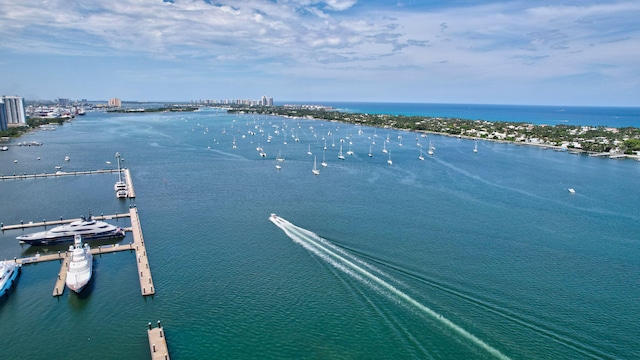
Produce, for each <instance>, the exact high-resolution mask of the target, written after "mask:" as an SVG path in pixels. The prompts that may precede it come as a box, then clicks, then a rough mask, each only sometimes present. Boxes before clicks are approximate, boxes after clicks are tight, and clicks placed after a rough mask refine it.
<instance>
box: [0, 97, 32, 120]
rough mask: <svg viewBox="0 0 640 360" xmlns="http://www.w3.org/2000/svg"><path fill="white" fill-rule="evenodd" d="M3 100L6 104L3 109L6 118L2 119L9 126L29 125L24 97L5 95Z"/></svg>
mask: <svg viewBox="0 0 640 360" xmlns="http://www.w3.org/2000/svg"><path fill="white" fill-rule="evenodd" d="M1 102H2V103H3V104H4V106H3V109H2V115H3V117H4V118H3V119H1V120H2V122H3V123H5V124H6V126H7V127H10V126H27V116H26V114H25V111H24V101H23V98H22V97H20V96H8V95H5V96H3V97H2V100H1ZM0 126H2V125H0Z"/></svg>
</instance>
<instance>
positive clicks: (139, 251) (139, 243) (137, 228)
mask: <svg viewBox="0 0 640 360" xmlns="http://www.w3.org/2000/svg"><path fill="white" fill-rule="evenodd" d="M123 171H124V173H125V181H126V182H127V187H128V189H129V190H128V191H129V197H135V191H134V190H133V181H132V180H131V173H130V171H129V169H124V170H123ZM114 172H116V173H117V172H118V170H95V171H93V170H89V171H75V172H64V173H61V172H59V173H56V174H34V175H26V174H25V175H9V176H4V175H3V176H0V178H1V179H2V180H8V179H24V178H28V177H46V176H63V175H88V174H104V173H114ZM124 217H128V218H130V219H131V227H129V228H124V230H125V231H130V232H131V234H132V235H133V242H132V243H130V244H125V245H121V244H114V245H102V246H98V247H96V248H91V253H92V254H93V255H100V254H107V253H112V252H118V251H135V254H136V264H138V272H137V274H138V275H137V276H138V279H139V282H140V292H141V293H142V296H148V295H153V294H155V293H156V291H155V287H154V285H153V278H152V277H151V269H150V267H149V259H148V257H147V249H146V247H145V243H144V236H143V235H142V227H141V225H140V218H139V217H138V209H137V208H136V207H135V206H134V207H131V208H129V212H128V213H124V214H118V213H116V214H114V215H100V216H93V218H94V219H96V220H109V219H118V218H124ZM79 220H82V219H66V220H65V219H62V218H60V220H53V221H46V220H43V221H42V222H32V221H30V222H28V223H26V224H25V223H24V222H22V221H21V222H20V224H17V225H7V226H5V225H4V224H0V230H2V231H4V230H15V229H24V228H30V227H39V226H45V227H46V226H48V225H49V226H52V225H61V224H67V223H71V222H73V221H79ZM69 259H70V255H69V254H68V252H66V251H65V252H60V251H58V253H57V254H46V255H40V253H36V255H34V256H31V257H25V258H14V259H13V261H14V262H15V263H16V264H20V265H25V264H34V263H39V262H45V261H54V260H58V261H60V262H61V266H60V272H59V273H58V278H57V279H56V284H55V286H54V289H53V296H61V295H62V294H63V293H64V287H65V280H66V277H67V268H68V266H69ZM158 325H160V324H158ZM160 334H162V332H160ZM164 346H165V347H164V349H165V350H164V351H165V352H164V353H166V343H165V345H164ZM164 353H163V354H164ZM155 358H156V357H154V359H155ZM160 358H164V359H168V355H167V357H165V356H162V357H160Z"/></svg>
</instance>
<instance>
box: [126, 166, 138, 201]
mask: <svg viewBox="0 0 640 360" xmlns="http://www.w3.org/2000/svg"><path fill="white" fill-rule="evenodd" d="M123 171H124V181H125V182H126V183H127V197H129V198H134V197H136V191H135V190H134V188H133V180H131V172H129V168H126V169H124V170H123Z"/></svg>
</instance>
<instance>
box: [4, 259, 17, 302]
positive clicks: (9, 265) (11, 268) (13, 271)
mask: <svg viewBox="0 0 640 360" xmlns="http://www.w3.org/2000/svg"><path fill="white" fill-rule="evenodd" d="M18 273H20V265H18V264H16V263H15V262H13V261H6V260H5V261H0V297H2V296H4V294H6V293H7V291H9V289H11V287H12V286H13V283H14V282H15V280H16V278H17V277H18Z"/></svg>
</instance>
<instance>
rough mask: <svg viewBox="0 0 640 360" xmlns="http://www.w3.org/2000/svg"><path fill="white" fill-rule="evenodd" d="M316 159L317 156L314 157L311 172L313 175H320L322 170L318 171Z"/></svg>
mask: <svg viewBox="0 0 640 360" xmlns="http://www.w3.org/2000/svg"><path fill="white" fill-rule="evenodd" d="M316 158H317V156H314V157H313V169H311V172H312V173H313V175H320V170H318V168H317V167H316Z"/></svg>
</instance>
